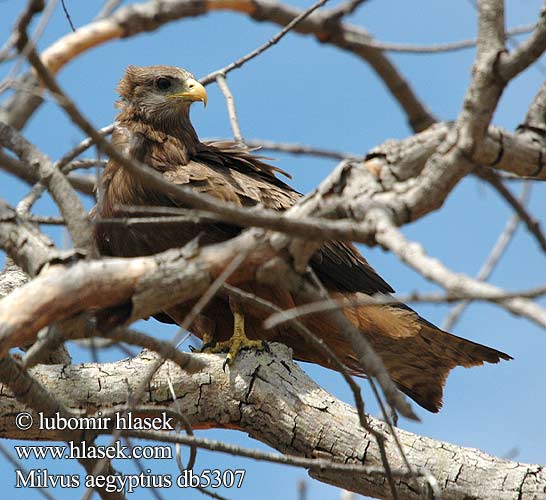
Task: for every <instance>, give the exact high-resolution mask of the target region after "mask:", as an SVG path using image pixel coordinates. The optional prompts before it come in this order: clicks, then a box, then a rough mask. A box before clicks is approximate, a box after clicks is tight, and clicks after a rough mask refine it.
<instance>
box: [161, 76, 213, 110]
mask: <svg viewBox="0 0 546 500" xmlns="http://www.w3.org/2000/svg"><path fill="white" fill-rule="evenodd" d="M185 86H186V89H187V90H185V91H183V92H177V93H176V94H170V95H169V97H172V98H174V99H183V100H184V101H189V102H195V101H201V102H202V103H203V106H205V107H206V106H207V91H206V90H205V87H203V85H201V84H200V83H199V82H198V81H197V80H194V79H193V78H188V79H187V80H186V85H185Z"/></svg>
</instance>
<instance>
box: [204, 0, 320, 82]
mask: <svg viewBox="0 0 546 500" xmlns="http://www.w3.org/2000/svg"><path fill="white" fill-rule="evenodd" d="M327 1H328V0H318V2H315V3H314V4H313V5H311V7H309V8H308V9H306V10H304V11H303V12H302V13H300V14H298V15H297V16H296V17H294V19H292V20H291V21H290V22H289V23H287V25H286V26H285V27H284V28H283V29H282V30H281V31H279V32H278V33H277V34H276V35H275V36H274V37H273V38H271V40H269V41H268V42H266V43H264V44H263V45H260V46H259V47H258V48H257V49H254V50H253V51H252V52H250V53H249V54H246V55H245V56H243V57H241V58H239V59H237V60H236V61H234V62H232V63H231V64H228V65H227V66H224V67H223V68H221V69H219V70H217V71H214V72H213V73H211V74H210V75H207V76H205V77H203V78H201V83H202V84H203V85H207V84H209V83H211V82H213V81H214V80H218V75H221V76H223V77H224V78H225V76H226V75H227V74H228V73H229V72H230V71H233V70H234V69H237V68H240V67H241V66H243V65H244V64H246V63H247V62H248V61H250V60H252V59H254V58H255V57H258V56H259V55H260V54H263V53H264V52H265V51H266V50H267V49H269V48H271V47H272V46H273V45H276V44H277V43H278V42H279V41H280V40H281V39H282V38H283V37H284V36H285V35H286V34H287V33H289V32H290V31H291V30H293V29H294V28H295V27H296V26H297V25H298V24H299V23H301V22H302V21H303V20H304V19H305V18H306V17H308V16H309V15H311V14H312V13H313V12H314V11H315V10H317V9H318V8H320V7H322V6H323V5H324V4H325V3H326V2H327ZM220 88H221V87H220Z"/></svg>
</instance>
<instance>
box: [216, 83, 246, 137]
mask: <svg viewBox="0 0 546 500" xmlns="http://www.w3.org/2000/svg"><path fill="white" fill-rule="evenodd" d="M216 83H217V84H218V87H220V90H221V91H222V94H224V97H225V98H226V107H227V110H228V116H229V123H230V124H231V130H233V138H234V139H235V142H237V143H239V144H244V141H243V136H242V134H241V127H240V126H239V120H238V119H237V109H236V108H235V99H233V94H232V93H231V90H230V89H229V86H228V84H227V81H226V77H225V75H223V74H218V75H217V76H216Z"/></svg>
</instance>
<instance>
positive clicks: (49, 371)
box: [0, 344, 546, 500]
mask: <svg viewBox="0 0 546 500" xmlns="http://www.w3.org/2000/svg"><path fill="white" fill-rule="evenodd" d="M272 347H273V349H272V353H271V354H267V353H245V354H243V355H240V356H239V357H238V358H237V361H236V363H235V364H234V365H233V366H231V367H230V369H229V370H228V372H227V373H226V372H224V370H223V368H222V365H223V359H224V358H223V357H222V356H216V355H198V357H199V358H200V359H201V360H203V361H204V362H205V364H206V369H205V370H204V371H203V372H200V373H196V374H193V375H188V374H186V373H184V372H182V371H180V370H179V369H178V368H177V366H176V365H174V364H172V363H170V362H168V363H166V364H165V365H164V366H163V367H162V368H161V369H160V370H159V371H158V372H157V373H156V375H155V377H154V379H153V381H152V382H151V385H150V391H149V393H147V395H146V401H145V403H146V405H147V406H148V407H149V406H156V407H157V408H158V413H159V412H160V411H161V408H164V407H165V406H171V407H172V408H173V409H174V410H175V411H179V409H180V410H181V411H182V412H183V413H184V414H185V415H186V416H187V417H188V419H189V420H190V422H191V424H192V426H193V428H194V429H200V428H201V429H203V428H211V427H223V428H226V427H227V428H232V429H239V430H242V431H244V432H247V433H249V434H250V436H252V437H254V438H256V439H259V440H260V441H263V442H264V443H266V444H268V445H270V446H273V447H274V448H276V449H277V450H279V451H280V452H282V453H284V454H288V455H289V456H286V457H284V458H283V457H280V458H282V461H281V462H280V463H283V462H284V463H288V464H290V463H291V462H292V460H291V458H290V456H292V455H295V456H298V457H307V458H308V459H313V460H316V464H317V466H316V467H313V466H312V462H311V463H310V462H309V461H304V462H302V463H301V465H303V464H305V465H304V466H305V467H307V468H310V474H311V475H312V476H313V477H316V478H317V479H319V480H321V481H325V482H328V483H331V484H334V485H338V486H341V487H343V488H345V489H349V490H352V491H356V492H358V493H361V494H364V495H370V496H374V497H380V498H385V497H387V496H388V495H389V490H388V485H387V483H386V482H385V480H384V477H383V475H382V467H381V461H380V456H379V450H378V448H377V445H376V443H375V440H374V439H373V437H372V435H371V434H369V433H368V432H366V431H365V430H364V429H362V427H360V426H359V424H358V416H357V414H356V411H355V410H354V409H353V408H351V407H349V406H348V405H347V404H345V403H342V402H341V401H338V400H337V399H336V398H334V397H333V396H331V395H330V394H328V393H327V392H325V391H324V390H323V389H321V388H320V387H318V386H317V385H316V384H315V383H314V382H313V381H311V380H310V379H309V378H308V377H307V376H306V375H305V374H304V373H303V371H302V370H301V369H300V368H299V367H298V366H297V365H295V364H294V363H292V362H291V361H290V359H289V357H287V356H289V355H288V350H287V348H286V347H284V346H281V345H277V344H275V345H274V346H272ZM154 361H155V356H154V355H152V354H151V353H147V354H146V353H144V354H142V355H140V356H139V357H137V358H134V359H132V360H125V361H120V362H117V363H111V364H101V365H94V364H86V365H72V366H69V367H61V366H48V367H45V366H40V367H37V368H35V369H33V370H32V372H31V373H32V375H33V376H34V377H35V378H36V379H37V380H38V381H39V382H41V383H43V384H45V387H46V388H47V389H48V390H49V391H51V392H53V393H55V394H59V397H60V398H61V400H62V403H63V404H64V405H66V406H67V407H69V408H83V409H84V410H85V412H86V414H87V415H93V414H94V413H96V411H98V410H102V411H112V410H123V408H124V405H125V401H126V397H127V392H128V391H129V392H131V391H134V390H135V388H136V386H137V385H138V384H139V380H138V377H135V374H137V373H143V372H145V371H146V367H147V366H148V365H150V364H151V363H153V362H154ZM169 377H170V379H171V380H172V381H173V388H174V391H175V393H176V394H177V396H178V398H177V405H178V408H177V407H175V404H174V403H173V401H172V396H171V394H170V391H169V388H168V378H169ZM97 380H100V387H101V389H100V390H99V386H98V384H97ZM75 382H77V383H75ZM82 388H84V390H82ZM2 394H5V396H4V397H0V422H1V425H0V436H2V437H12V438H18V439H39V440H64V439H65V436H64V435H63V434H62V432H60V431H55V430H51V431H45V430H43V431H40V430H39V429H38V428H37V427H36V426H35V427H33V428H31V429H29V430H27V431H24V432H23V431H20V430H18V429H17V428H16V426H15V425H14V415H15V414H16V413H17V412H20V411H26V410H27V408H26V407H25V406H24V405H21V404H20V403H18V402H17V401H15V400H14V399H13V398H11V397H10V395H9V391H7V390H3V391H2ZM371 425H372V426H373V427H374V428H377V429H378V430H381V431H382V432H385V433H387V435H388V432H387V430H386V428H385V424H383V423H382V422H379V421H377V420H373V419H371ZM397 432H398V436H399V439H400V441H401V443H402V446H403V448H404V450H405V452H406V454H407V456H408V459H409V460H410V462H411V463H412V464H414V466H415V468H416V469H417V470H422V469H423V468H424V466H425V464H426V469H427V470H428V472H429V473H430V474H432V475H433V476H434V477H435V478H436V480H437V483H438V485H439V486H440V488H441V497H442V498H443V499H444V500H451V499H457V500H459V499H460V498H462V497H464V496H466V497H476V498H480V499H483V500H487V499H495V500H497V499H498V498H513V499H514V500H515V499H517V498H532V497H533V495H536V496H540V495H541V493H540V492H542V491H543V489H544V486H545V485H546V474H545V472H544V471H543V469H542V467H541V466H534V465H527V464H521V463H515V462H510V461H506V460H501V459H498V458H495V457H492V456H490V455H487V454H485V453H482V452H480V451H478V450H475V449H470V448H461V447H458V446H455V445H451V444H448V443H443V442H439V441H434V440H432V439H429V438H425V437H421V436H417V435H415V434H412V433H409V432H406V431H404V430H401V429H398V430H397ZM135 434H136V433H135ZM142 437H144V436H142ZM148 437H149V436H148ZM154 437H156V438H159V439H162V437H161V434H158V435H157V436H155V435H154ZM163 439H165V440H167V441H171V442H173V441H180V442H185V443H195V444H198V446H203V447H207V448H209V449H217V450H218V449H219V450H220V451H224V452H228V453H232V454H234V455H238V454H239V453H238V447H229V445H228V446H220V447H218V446H215V445H214V444H213V442H210V441H208V440H196V439H192V438H191V437H190V436H179V437H178V436H176V435H170V434H166V435H164V438H163ZM386 446H387V453H388V454H389V456H388V458H389V462H390V463H391V465H392V467H393V475H394V480H395V484H396V487H397V490H398V493H399V495H400V497H401V498H404V499H408V500H412V499H421V498H423V497H424V495H425V493H426V491H427V486H426V481H425V479H424V478H423V477H420V478H412V477H408V474H407V473H403V472H402V471H403V470H404V469H403V465H402V462H401V458H400V456H399V455H398V452H397V451H396V447H395V445H394V443H393V440H392V437H388V439H387V442H386ZM258 456H259V455H258ZM330 460H333V461H335V462H337V463H339V465H338V467H337V468H333V467H329V466H328V464H329V463H330V462H329V461H330ZM293 464H294V465H296V464H298V461H297V459H294V461H293ZM319 464H322V467H319ZM344 464H347V465H344ZM351 464H354V465H351ZM358 464H363V465H364V466H365V467H364V468H359V469H355V468H354V467H355V466H357V465H358ZM400 473H402V476H400V475H399V474H400ZM518 495H519V496H518Z"/></svg>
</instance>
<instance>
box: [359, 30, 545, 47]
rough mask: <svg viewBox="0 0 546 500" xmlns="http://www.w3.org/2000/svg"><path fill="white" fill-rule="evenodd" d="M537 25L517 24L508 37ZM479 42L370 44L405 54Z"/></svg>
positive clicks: (472, 44)
mask: <svg viewBox="0 0 546 500" xmlns="http://www.w3.org/2000/svg"><path fill="white" fill-rule="evenodd" d="M535 27H536V23H532V24H524V25H522V26H517V27H515V28H512V29H510V30H508V31H507V32H506V35H505V36H506V38H507V39H508V38H510V37H511V36H515V35H521V34H524V33H529V32H531V31H533V30H534V29H535ZM477 43H478V39H477V38H473V39H470V40H461V41H458V42H451V43H441V44H435V45H418V44H406V43H392V42H380V41H376V40H371V41H370V43H369V45H370V47H374V48H376V49H381V50H385V51H388V52H399V53H404V54H438V53H445V52H453V51H458V50H462V49H469V48H472V47H475V46H476V44H477Z"/></svg>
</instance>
